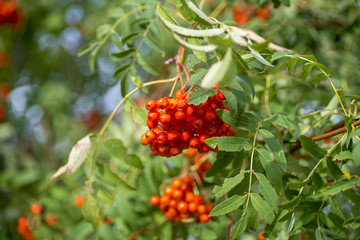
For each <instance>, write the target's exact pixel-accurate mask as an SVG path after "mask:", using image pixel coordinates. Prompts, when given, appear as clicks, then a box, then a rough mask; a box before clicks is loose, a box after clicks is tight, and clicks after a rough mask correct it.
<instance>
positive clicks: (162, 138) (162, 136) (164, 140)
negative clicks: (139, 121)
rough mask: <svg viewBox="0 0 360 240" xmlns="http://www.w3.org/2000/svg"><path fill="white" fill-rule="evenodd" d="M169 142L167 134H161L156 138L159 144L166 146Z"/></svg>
mask: <svg viewBox="0 0 360 240" xmlns="http://www.w3.org/2000/svg"><path fill="white" fill-rule="evenodd" d="M167 141H168V138H167V134H166V133H165V132H160V133H159V134H158V135H157V138H156V142H157V143H159V144H165V143H167Z"/></svg>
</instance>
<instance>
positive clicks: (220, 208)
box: [209, 195, 247, 216]
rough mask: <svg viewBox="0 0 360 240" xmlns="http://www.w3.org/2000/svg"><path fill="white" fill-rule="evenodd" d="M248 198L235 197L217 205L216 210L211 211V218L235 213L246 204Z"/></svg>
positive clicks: (245, 196)
mask: <svg viewBox="0 0 360 240" xmlns="http://www.w3.org/2000/svg"><path fill="white" fill-rule="evenodd" d="M246 198H247V195H244V196H239V195H234V196H232V197H231V198H228V199H226V200H225V201H223V202H221V203H220V204H217V205H215V206H214V208H213V209H212V210H211V212H210V214H209V216H220V215H224V214H226V213H229V212H231V211H234V210H236V209H238V208H239V207H240V206H241V205H242V204H243V203H244V202H245V200H246Z"/></svg>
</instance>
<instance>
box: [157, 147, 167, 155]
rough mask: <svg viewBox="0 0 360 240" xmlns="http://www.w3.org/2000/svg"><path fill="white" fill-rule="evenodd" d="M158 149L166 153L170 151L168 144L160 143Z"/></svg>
mask: <svg viewBox="0 0 360 240" xmlns="http://www.w3.org/2000/svg"><path fill="white" fill-rule="evenodd" d="M158 150H159V152H160V153H162V154H166V153H168V152H169V146H167V145H159V147H158Z"/></svg>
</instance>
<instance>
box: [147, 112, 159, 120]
mask: <svg viewBox="0 0 360 240" xmlns="http://www.w3.org/2000/svg"><path fill="white" fill-rule="evenodd" d="M159 118H160V114H159V113H158V112H149V113H148V120H149V121H151V122H156V121H158V120H159Z"/></svg>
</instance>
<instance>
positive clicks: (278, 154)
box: [259, 129, 286, 171]
mask: <svg viewBox="0 0 360 240" xmlns="http://www.w3.org/2000/svg"><path fill="white" fill-rule="evenodd" d="M259 133H260V135H261V136H262V137H263V138H264V140H265V142H266V144H267V146H268V147H269V149H270V150H271V153H272V154H273V156H274V159H275V161H276V162H277V163H278V164H279V166H280V168H281V169H283V170H284V171H286V158H285V154H284V150H283V149H282V147H281V145H280V143H279V142H278V140H277V139H275V136H274V135H273V134H272V133H271V132H269V131H267V130H265V129H260V131H259Z"/></svg>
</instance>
